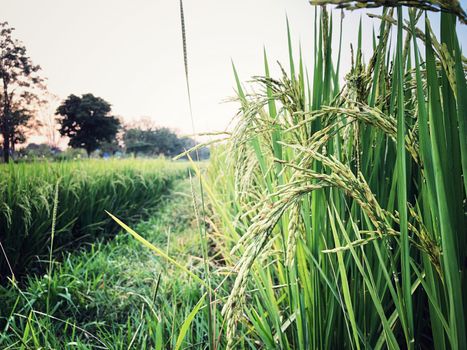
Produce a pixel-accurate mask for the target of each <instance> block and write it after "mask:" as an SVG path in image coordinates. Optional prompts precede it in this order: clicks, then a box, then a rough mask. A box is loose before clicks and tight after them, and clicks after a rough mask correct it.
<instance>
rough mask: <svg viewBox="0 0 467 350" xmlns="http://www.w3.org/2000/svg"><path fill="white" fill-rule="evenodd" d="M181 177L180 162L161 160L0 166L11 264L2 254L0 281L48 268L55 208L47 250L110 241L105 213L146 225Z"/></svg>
mask: <svg viewBox="0 0 467 350" xmlns="http://www.w3.org/2000/svg"><path fill="white" fill-rule="evenodd" d="M186 174H187V168H186V166H185V165H184V164H183V163H180V164H177V163H170V162H168V161H164V160H146V161H145V160H114V161H103V160H91V161H78V162H63V163H48V162H46V163H31V164H10V165H2V166H0V189H1V190H0V203H1V206H0V242H1V244H2V246H3V249H4V250H5V254H6V256H7V257H8V260H9V264H8V262H7V261H6V259H5V254H3V253H2V254H0V276H2V280H3V281H5V279H6V277H7V276H10V277H11V269H12V270H13V272H14V273H15V274H16V275H17V277H20V276H22V275H23V274H24V273H25V271H28V272H29V273H32V272H34V271H43V270H44V268H45V267H46V266H47V263H46V262H45V263H44V260H48V259H47V257H48V255H49V248H50V239H51V233H52V221H53V219H54V215H53V210H54V207H56V217H55V219H56V220H55V225H54V229H55V232H54V236H55V237H54V242H53V250H54V253H60V252H62V251H64V250H68V249H75V248H77V247H79V246H80V245H82V244H84V243H86V242H93V241H95V240H97V239H101V238H106V237H110V236H112V235H114V234H115V233H116V229H117V225H116V224H115V223H114V222H113V221H112V220H111V219H110V218H109V217H108V215H107V214H106V213H105V210H108V211H110V212H113V213H115V214H116V215H121V216H122V217H125V218H126V219H127V220H128V221H130V222H135V221H136V220H139V219H141V218H144V217H145V216H147V215H148V213H151V212H152V210H154V209H155V208H156V207H157V205H158V204H159V202H160V200H161V197H162V196H163V195H164V194H165V193H167V190H168V189H170V187H171V185H172V184H173V182H174V180H176V179H177V178H180V177H183V176H186ZM55 202H56V203H55ZM9 265H10V266H9ZM10 268H11V269H10Z"/></svg>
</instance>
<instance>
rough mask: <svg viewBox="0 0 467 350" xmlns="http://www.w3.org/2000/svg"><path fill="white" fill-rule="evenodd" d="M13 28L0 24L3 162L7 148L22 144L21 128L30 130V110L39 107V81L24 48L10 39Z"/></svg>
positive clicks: (22, 134)
mask: <svg viewBox="0 0 467 350" xmlns="http://www.w3.org/2000/svg"><path fill="white" fill-rule="evenodd" d="M13 31H14V28H11V27H10V26H9V25H8V23H7V22H2V23H0V80H1V81H2V86H3V88H2V90H1V92H0V128H1V135H2V138H3V159H4V161H5V162H6V163H8V161H9V157H10V149H14V146H15V144H16V143H22V142H24V138H25V128H27V127H28V126H29V127H30V126H31V125H30V123H31V122H32V120H33V118H32V117H33V112H34V108H35V106H36V105H37V104H40V103H41V101H40V98H39V92H40V90H44V85H43V84H42V82H43V79H42V78H41V77H40V76H39V75H38V74H37V72H38V71H39V70H40V67H39V66H37V65H34V64H33V63H32V61H31V59H30V58H29V56H28V55H27V52H26V48H25V47H24V45H23V44H22V43H20V42H19V41H18V40H15V39H14V38H13V36H12V33H13Z"/></svg>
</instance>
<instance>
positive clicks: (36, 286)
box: [0, 181, 206, 349]
mask: <svg viewBox="0 0 467 350" xmlns="http://www.w3.org/2000/svg"><path fill="white" fill-rule="evenodd" d="M189 192H190V184H189V183H188V181H181V182H180V183H178V184H177V185H176V187H175V188H174V191H171V195H170V198H169V197H166V198H165V199H164V200H163V202H162V203H161V204H162V205H161V206H160V207H159V209H158V210H157V212H156V213H155V214H154V215H152V216H151V217H150V218H149V219H148V220H147V221H143V222H141V223H139V224H138V225H136V229H137V230H138V232H140V233H141V234H143V235H144V236H145V237H146V238H147V239H149V240H151V241H152V242H154V243H155V244H157V245H158V246H160V247H161V248H163V249H164V250H165V251H167V253H168V254H170V255H171V256H174V257H175V258H176V259H177V260H179V261H181V262H183V263H186V264H187V265H188V266H190V268H192V269H195V270H196V269H198V268H200V266H199V265H200V263H199V262H198V261H197V260H193V259H192V258H191V257H192V256H196V255H198V254H199V237H198V236H197V235H196V232H195V230H196V229H195V221H194V220H193V214H192V209H193V206H192V199H191V196H190V193H189ZM48 276H49V274H48V275H46V276H43V277H35V276H30V277H28V279H27V280H26V281H25V283H24V287H21V288H19V287H18V286H14V285H12V284H10V285H9V286H5V287H0V327H1V329H2V330H3V331H0V348H2V349H3V348H7V347H8V346H13V348H15V344H18V342H20V343H21V344H23V343H24V344H26V345H27V346H28V347H31V348H40V347H42V348H56V349H58V348H60V349H62V348H68V347H73V348H83V349H88V348H93V347H98V346H101V347H102V346H104V347H105V348H108V349H128V348H133V349H169V348H174V346H175V343H176V340H177V337H178V333H179V331H180V329H181V327H182V325H183V321H184V319H185V317H186V316H187V315H188V314H189V313H190V311H191V309H192V308H193V307H194V306H195V304H196V303H197V302H198V300H199V299H200V298H201V292H200V290H199V287H198V285H197V283H196V282H195V281H190V279H189V278H187V277H188V276H187V275H186V274H185V273H183V272H180V271H179V270H177V269H176V268H174V267H172V266H168V265H167V264H166V263H165V262H164V261H163V260H161V258H160V257H158V256H155V255H154V254H152V253H151V252H150V251H149V250H147V249H146V248H145V247H143V246H142V245H140V244H139V242H137V241H135V240H133V239H132V238H131V237H130V236H128V235H125V234H123V233H121V234H119V235H117V236H116V237H115V239H114V240H112V241H110V242H107V243H106V244H103V243H97V244H95V245H93V246H92V247H91V248H90V249H88V250H87V251H85V252H75V253H73V254H66V255H65V256H64V258H63V261H62V262H61V263H59V262H56V263H55V264H54V268H53V271H52V272H51V274H50V280H49V277H48ZM47 300H49V302H47ZM48 303H49V305H51V307H50V309H49V310H47V304H48ZM45 314H48V315H50V316H51V317H53V318H51V317H48V316H47V315H45ZM8 315H12V317H10V318H8ZM29 315H31V319H30V320H29V321H28V316H29ZM7 318H8V324H7V322H6V321H7ZM59 320H62V321H59ZM196 323H197V329H196V330H194V331H192V332H189V334H188V336H187V337H186V339H185V340H186V344H191V345H192V346H194V348H196V347H197V346H198V345H199V344H201V343H203V341H204V335H205V333H206V324H205V323H204V321H203V319H202V317H199V316H198V317H197V318H196ZM26 330H28V331H26ZM20 339H21V340H22V342H21V341H20ZM71 344H74V345H71ZM158 344H159V345H158ZM196 344H198V345H196ZM158 346H159V347H158Z"/></svg>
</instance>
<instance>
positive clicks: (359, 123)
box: [203, 1, 467, 349]
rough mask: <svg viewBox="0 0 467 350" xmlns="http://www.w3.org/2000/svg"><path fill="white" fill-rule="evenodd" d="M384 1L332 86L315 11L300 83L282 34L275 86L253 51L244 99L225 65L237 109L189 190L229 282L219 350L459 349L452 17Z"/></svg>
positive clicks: (459, 156)
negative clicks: (281, 63) (208, 217)
mask: <svg viewBox="0 0 467 350" xmlns="http://www.w3.org/2000/svg"><path fill="white" fill-rule="evenodd" d="M328 2H329V3H330V2H331V1H319V3H320V4H324V3H328ZM317 3H318V1H317ZM333 3H334V2H333ZM339 3H344V2H339ZM345 3H346V2H345ZM349 3H350V2H349ZM352 3H354V4H353V5H355V3H357V4H356V6H357V7H359V6H360V3H361V4H362V7H363V6H367V5H371V4H368V2H366V1H365V2H352ZM374 3H375V4H373V5H387V4H386V3H389V2H376V1H375V2H374ZM390 3H391V4H392V5H391V4H390V5H391V6H392V7H385V8H384V9H383V10H382V14H381V16H376V17H377V18H379V19H380V27H379V35H378V38H379V39H378V40H374V45H373V54H372V56H371V58H370V59H369V60H368V61H366V62H365V60H364V58H363V54H362V50H361V42H362V37H363V35H364V34H363V33H362V30H361V26H360V29H359V33H358V36H359V40H358V43H357V46H356V50H355V52H352V53H351V60H352V68H351V71H350V72H348V73H347V74H346V75H345V82H344V84H343V85H342V86H340V76H339V71H340V70H339V62H340V60H341V58H342V57H341V51H342V50H341V48H340V47H339V45H340V43H339V45H338V46H337V49H336V45H334V44H333V43H332V33H333V30H335V29H333V23H334V22H333V21H332V16H331V14H330V13H329V12H328V10H327V9H326V8H325V7H321V8H320V9H318V8H315V11H316V19H317V20H316V27H315V40H316V43H315V52H314V57H315V62H314V65H313V67H312V68H313V69H312V73H313V74H312V76H311V77H309V76H308V74H307V70H306V68H305V62H303V59H302V57H301V55H300V56H299V58H298V64H297V62H296V61H294V57H295V56H294V52H292V45H291V40H290V37H291V34H290V30H289V28H288V37H289V56H290V62H289V69H288V70H285V69H284V68H282V67H281V69H282V76H281V77H280V78H272V77H270V74H269V65H268V60H267V56H266V53H265V54H264V69H265V71H264V75H263V76H261V77H256V78H255V83H254V86H253V87H252V88H251V89H250V90H248V89H247V90H245V88H244V86H243V85H242V84H241V80H240V78H239V76H238V74H237V72H236V70H235V67H234V74H235V77H236V81H237V92H238V101H239V103H240V106H241V107H240V110H239V112H238V115H237V116H236V123H235V128H234V130H233V131H232V133H231V136H230V137H229V139H228V141H227V143H226V144H225V145H224V146H221V147H219V149H218V150H217V153H216V154H215V155H214V159H213V160H212V161H211V164H210V168H209V170H208V174H207V178H206V179H205V180H204V183H203V185H204V186H205V189H206V194H207V196H208V197H209V200H210V205H211V208H212V212H213V219H212V224H211V226H212V233H211V237H212V240H213V242H214V243H215V245H216V249H218V250H219V251H220V254H221V256H222V259H221V261H222V262H223V264H225V266H218V268H219V270H220V271H222V270H223V269H226V268H227V269H228V270H229V271H230V272H229V275H230V276H231V278H232V283H233V284H232V285H230V284H228V283H224V284H223V285H221V286H219V287H218V289H219V290H220V291H222V292H223V293H224V295H226V296H227V299H226V302H225V303H224V305H223V309H222V317H223V320H222V321H223V322H224V324H225V328H224V329H221V330H220V332H223V333H222V336H221V337H220V338H222V339H225V342H224V341H220V343H219V348H224V346H225V348H227V349H233V348H268V349H271V348H280V349H333V348H352V349H360V348H376V349H381V348H390V349H398V348H408V349H414V348H431V347H434V348H436V349H444V348H452V349H464V348H466V347H467V343H466V336H465V334H466V323H465V315H466V308H467V305H466V303H465V301H464V300H463V299H464V298H463V296H464V295H465V294H464V293H465V292H463V291H465V290H466V288H467V284H466V277H465V261H466V260H465V259H466V251H467V250H466V248H467V246H466V242H467V241H466V230H465V227H467V223H466V219H465V213H464V211H465V203H466V182H465V176H464V175H465V170H466V165H467V161H466V156H467V147H466V146H467V145H466V142H467V137H466V134H465V117H466V115H467V114H466V113H467V110H466V105H465V103H466V102H465V101H466V97H467V96H466V93H467V86H466V80H465V73H466V59H465V57H464V56H463V55H462V52H461V49H460V46H459V42H458V38H457V34H456V21H457V18H459V19H460V21H461V22H465V13H464V12H463V10H462V8H461V7H460V5H459V3H458V2H457V1H452V2H428V1H427V2H410V1H407V2H403V5H409V6H410V5H415V6H412V7H408V11H407V12H404V11H403V8H402V6H400V4H398V5H396V6H393V5H394V3H393V2H390ZM401 3H402V2H401ZM342 6H344V7H345V6H346V5H345V4H342ZM433 9H437V10H441V12H440V14H439V16H440V20H441V32H440V35H439V36H436V35H435V33H434V32H433V30H432V28H431V25H430V20H429V17H428V16H427V12H426V10H433ZM404 13H405V16H404ZM456 15H457V17H456ZM374 17H375V16H374ZM344 26H345V22H344ZM339 30H340V31H342V30H344V29H343V28H339ZM374 38H375V35H374ZM392 40H394V41H395V43H394V42H393V41H392ZM391 43H393V44H392V45H391ZM333 52H338V54H337V55H333V54H332V53H333ZM258 91H259V92H258ZM220 344H223V345H222V346H221V345H220Z"/></svg>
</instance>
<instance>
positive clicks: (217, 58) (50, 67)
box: [0, 0, 467, 134]
mask: <svg viewBox="0 0 467 350" xmlns="http://www.w3.org/2000/svg"><path fill="white" fill-rule="evenodd" d="M462 4H463V7H464V8H465V5H466V1H462ZM0 8H1V13H0V20H1V21H5V20H6V21H8V22H9V23H10V25H12V26H13V27H15V28H16V34H15V36H16V37H17V38H18V39H20V40H21V41H22V42H23V43H24V44H25V46H26V48H27V50H28V52H29V54H30V56H31V57H32V59H33V61H34V62H35V63H36V64H39V65H41V67H42V69H43V72H42V73H43V75H44V76H45V77H47V78H48V87H49V90H50V91H51V92H52V93H54V94H57V95H58V96H59V97H60V98H62V99H64V98H66V97H67V96H68V95H69V94H71V93H73V94H77V95H80V94H83V93H88V92H90V93H93V94H94V95H96V96H99V97H102V98H104V99H105V100H107V101H108V102H110V103H111V104H112V106H113V107H112V108H113V113H114V114H115V115H119V116H123V117H124V118H125V119H127V120H130V119H132V118H139V117H142V116H149V117H151V119H153V120H154V121H155V122H156V123H157V124H158V125H161V126H169V127H171V128H174V129H176V130H178V131H180V132H181V133H187V134H190V133H191V132H192V129H191V122H190V117H189V109H188V103H187V94H186V90H185V80H184V79H185V77H184V68H183V54H182V43H181V29H180V17H179V16H180V15H179V2H178V1H177V0H170V1H168V0H133V1H129V0H79V1H78V0H73V1H72V0H41V1H37V0H35V1H32V0H29V1H28V0H0ZM184 9H185V22H186V30H187V40H188V60H189V70H190V83H191V90H192V100H193V110H194V117H195V127H196V132H207V131H219V130H223V129H224V128H225V127H226V126H227V124H228V122H229V121H230V120H231V118H232V117H233V116H234V114H235V112H236V110H237V106H236V105H235V104H234V103H222V101H224V100H225V99H226V98H228V97H231V96H233V95H234V85H235V82H234V77H233V73H232V69H231V59H232V60H233V61H234V62H235V65H236V67H237V70H238V72H239V74H240V76H241V78H242V80H243V81H246V80H248V79H249V78H250V77H251V76H253V75H261V74H263V60H262V50H263V45H264V46H265V47H266V49H267V51H268V56H269V62H270V65H271V66H272V67H271V68H273V75H274V73H275V74H276V76H277V72H278V70H277V65H276V64H275V61H276V60H279V61H280V62H282V63H283V64H284V66H285V67H288V64H287V63H288V56H287V38H286V26H285V15H286V14H287V15H288V18H289V21H290V25H291V30H292V38H293V41H294V44H295V53H296V54H298V42H299V41H300V42H301V44H302V50H303V55H304V58H305V61H306V65H307V66H308V67H309V69H310V70H311V67H312V50H313V26H314V9H313V7H312V6H310V5H309V4H308V1H306V0H288V1H286V0H249V1H248V0H237V1H231V0H230V1H227V0H185V1H184ZM379 11H380V10H378V13H379ZM364 14H365V11H359V12H353V13H346V17H345V20H344V32H343V35H344V38H343V42H344V45H343V54H344V55H343V58H342V64H343V65H342V68H341V69H343V70H341V71H344V72H345V71H346V68H348V65H349V63H350V62H349V61H350V59H349V56H348V55H349V49H348V48H349V42H354V43H355V42H356V37H357V29H358V20H359V18H360V16H363V17H364V35H363V37H364V46H365V47H367V48H369V47H370V46H371V29H372V25H373V24H372V23H373V22H372V21H370V20H368V19H366V16H365V15H364ZM334 15H335V17H336V18H337V17H338V15H339V12H338V11H337V10H335V11H334ZM375 28H376V29H377V25H376V26H375ZM335 32H336V33H335V34H337V31H335ZM459 33H460V39H461V43H462V46H463V47H464V48H465V47H467V35H466V34H467V30H466V27H465V26H463V27H462V28H461V29H460V31H459ZM365 39H366V40H365ZM336 43H337V37H336Z"/></svg>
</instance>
